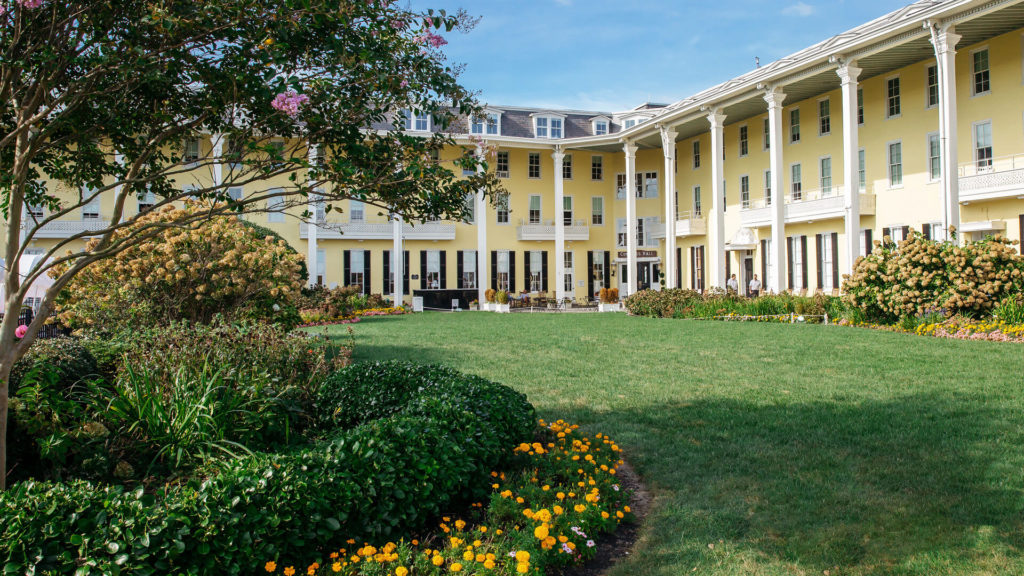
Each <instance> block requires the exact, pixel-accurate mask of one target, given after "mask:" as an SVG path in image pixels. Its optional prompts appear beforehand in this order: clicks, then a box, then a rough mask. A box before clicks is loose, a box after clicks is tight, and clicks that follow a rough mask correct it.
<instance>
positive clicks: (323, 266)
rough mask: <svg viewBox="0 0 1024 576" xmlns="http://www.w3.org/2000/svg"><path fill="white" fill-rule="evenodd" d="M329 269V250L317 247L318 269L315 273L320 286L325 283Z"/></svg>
mask: <svg viewBox="0 0 1024 576" xmlns="http://www.w3.org/2000/svg"><path fill="white" fill-rule="evenodd" d="M326 270H327V251H326V250H324V249H323V248H317V250H316V271H315V272H314V273H313V276H314V278H315V279H316V283H317V284H318V285H320V286H323V284H324V277H325V276H326V275H327V274H326Z"/></svg>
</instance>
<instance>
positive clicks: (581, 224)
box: [516, 220, 590, 241]
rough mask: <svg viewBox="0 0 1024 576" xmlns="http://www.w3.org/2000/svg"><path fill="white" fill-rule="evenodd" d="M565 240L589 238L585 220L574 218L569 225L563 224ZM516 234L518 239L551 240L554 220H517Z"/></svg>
mask: <svg viewBox="0 0 1024 576" xmlns="http://www.w3.org/2000/svg"><path fill="white" fill-rule="evenodd" d="M564 228H565V239H566V240H572V241H575V240H590V227H589V226H587V222H586V220H574V221H573V223H572V225H571V226H565V227H564ZM516 236H517V238H518V239H519V240H520V241H530V240H540V241H545V240H551V241H553V240H554V239H555V221H554V220H543V221H540V222H534V223H530V222H527V221H526V220H520V221H519V228H517V229H516Z"/></svg>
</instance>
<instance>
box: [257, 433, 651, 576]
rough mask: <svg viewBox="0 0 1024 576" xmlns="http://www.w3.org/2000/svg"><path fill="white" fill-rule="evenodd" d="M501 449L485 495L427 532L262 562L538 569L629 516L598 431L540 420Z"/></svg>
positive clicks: (269, 567) (584, 550)
mask: <svg viewBox="0 0 1024 576" xmlns="http://www.w3.org/2000/svg"><path fill="white" fill-rule="evenodd" d="M509 452H510V454H511V455H512V459H511V466H510V470H506V471H493V472H491V485H490V490H491V493H490V497H489V499H488V500H486V501H482V502H475V503H473V504H471V505H470V506H469V507H468V509H467V510H465V511H464V512H463V513H461V514H450V515H445V516H442V517H441V518H439V522H438V524H437V527H436V529H434V530H432V531H431V532H430V533H429V534H426V535H422V536H420V535H413V534H410V535H409V536H408V537H406V538H403V539H400V540H398V541H397V542H395V541H390V542H384V543H368V542H362V543H358V542H357V541H356V540H355V539H348V540H347V541H346V542H345V544H344V545H343V546H341V547H340V548H338V549H336V550H334V551H332V552H330V553H329V554H328V555H327V556H326V557H324V558H321V559H320V560H318V561H315V562H312V563H310V564H304V565H301V566H298V567H297V566H296V565H292V564H285V563H283V562H279V561H278V560H277V559H271V560H268V561H267V562H266V563H265V564H264V565H263V569H264V570H265V571H266V572H267V573H270V574H283V575H284V576H293V575H294V574H298V573H302V574H307V575H310V576H327V575H332V574H340V575H342V576H356V575H360V576H370V575H373V576H384V575H387V576H392V575H394V576H423V575H434V576H437V575H442V574H452V573H464V574H474V575H475V574H481V575H483V574H486V575H495V576H505V575H508V576H511V575H518V574H535V575H542V574H547V573H549V571H553V570H557V569H560V568H562V567H566V566H570V565H574V564H580V563H582V562H585V561H586V560H588V559H590V558H592V557H593V556H594V555H595V553H596V551H597V548H598V546H599V544H598V542H599V539H600V535H601V534H607V533H610V532H613V531H615V530H616V529H617V528H618V526H619V524H621V523H623V522H630V521H632V520H633V514H632V510H631V509H630V507H629V504H628V503H629V494H628V491H627V490H626V489H624V488H623V486H622V485H621V483H620V480H619V475H618V468H619V467H620V466H621V465H622V463H623V461H622V459H621V451H620V449H619V446H618V445H617V444H615V442H613V441H612V440H611V439H610V438H608V437H607V436H605V435H603V434H595V435H594V436H593V437H590V436H586V435H583V434H581V433H580V432H579V427H578V426H576V425H573V424H568V423H566V422H564V421H562V420H559V421H557V422H553V423H550V424H548V423H545V422H544V421H543V420H541V421H540V423H539V427H538V429H537V434H536V437H535V439H534V442H532V443H521V444H519V445H518V446H515V447H514V448H511V449H510V451H509Z"/></svg>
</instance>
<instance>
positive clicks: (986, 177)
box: [957, 154, 1024, 204]
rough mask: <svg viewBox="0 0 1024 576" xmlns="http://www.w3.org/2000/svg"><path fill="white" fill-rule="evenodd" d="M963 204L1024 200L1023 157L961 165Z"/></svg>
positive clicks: (1007, 157)
mask: <svg viewBox="0 0 1024 576" xmlns="http://www.w3.org/2000/svg"><path fill="white" fill-rule="evenodd" d="M957 172H958V176H959V178H960V202H962V203H964V204H969V203H971V202H984V201H986V200H1001V199H1004V198H1024V154H1017V155H1015V156H1003V157H1000V158H982V159H979V160H976V161H974V162H968V163H966V164H961V165H960V168H959V170H958V171H957Z"/></svg>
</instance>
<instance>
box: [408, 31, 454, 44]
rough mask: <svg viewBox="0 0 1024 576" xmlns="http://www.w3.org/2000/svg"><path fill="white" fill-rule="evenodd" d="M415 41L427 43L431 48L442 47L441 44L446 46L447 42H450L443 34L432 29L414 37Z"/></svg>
mask: <svg viewBox="0 0 1024 576" xmlns="http://www.w3.org/2000/svg"><path fill="white" fill-rule="evenodd" d="M413 42H415V43H417V44H426V45H428V46H430V47H431V48H440V47H441V46H444V45H445V44H447V43H448V41H447V40H445V39H444V37H443V36H440V35H438V34H434V33H433V32H431V31H430V30H427V31H426V32H424V33H423V34H420V35H419V36H417V37H415V38H413Z"/></svg>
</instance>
